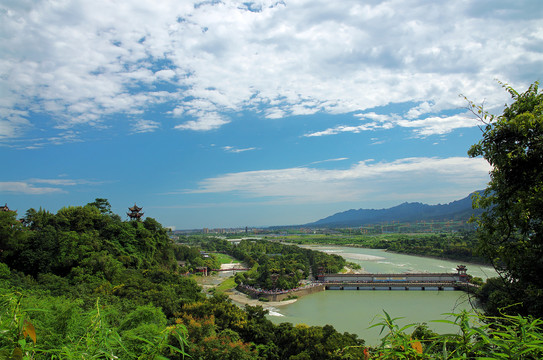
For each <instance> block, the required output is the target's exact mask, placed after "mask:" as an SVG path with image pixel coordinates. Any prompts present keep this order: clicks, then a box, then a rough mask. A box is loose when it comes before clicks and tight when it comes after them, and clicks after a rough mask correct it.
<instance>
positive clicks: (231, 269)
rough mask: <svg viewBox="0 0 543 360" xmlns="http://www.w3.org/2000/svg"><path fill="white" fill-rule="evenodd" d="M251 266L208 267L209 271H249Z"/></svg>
mask: <svg viewBox="0 0 543 360" xmlns="http://www.w3.org/2000/svg"><path fill="white" fill-rule="evenodd" d="M249 270H251V268H244V267H233V268H229V269H209V271H249Z"/></svg>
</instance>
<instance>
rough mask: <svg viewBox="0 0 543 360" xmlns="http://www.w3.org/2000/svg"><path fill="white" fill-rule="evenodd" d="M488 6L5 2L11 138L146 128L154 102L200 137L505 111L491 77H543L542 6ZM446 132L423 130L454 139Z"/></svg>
mask: <svg viewBox="0 0 543 360" xmlns="http://www.w3.org/2000/svg"><path fill="white" fill-rule="evenodd" d="M485 4H486V5H485V11H482V10H481V8H480V7H479V6H478V5H476V4H474V3H473V2H462V3H458V2H426V1H410V2H405V1H400V0H392V1H375V2H372V3H364V4H362V3H358V2H351V1H341V2H337V1H332V2H331V1H324V0H311V1H310V0H301V1H296V2H290V1H285V2H276V1H261V2H258V3H251V4H250V5H248V4H247V3H246V2H244V1H242V0H223V1H220V2H198V6H195V2H191V1H183V2H179V1H175V0H163V1H160V2H159V3H156V2H141V1H139V2H129V3H126V2H111V1H108V0H96V1H92V2H88V1H83V0H74V1H68V2H66V1H61V2H22V3H21V2H8V3H4V4H2V5H0V24H2V25H0V38H1V39H2V41H1V42H0V54H2V55H0V56H1V58H0V69H2V70H0V72H1V74H0V89H1V90H0V95H1V96H0V114H2V120H1V123H0V139H10V138H15V137H18V136H20V134H21V132H22V129H27V128H29V127H31V126H32V127H35V128H42V127H45V126H46V125H45V124H42V123H39V120H35V119H33V118H31V117H30V115H29V114H30V113H36V114H47V115H50V116H51V118H52V119H54V121H56V122H58V126H60V127H61V128H62V129H68V128H71V127H74V126H78V127H80V126H82V125H88V126H93V127H95V126H101V127H103V126H107V125H106V124H104V123H105V122H107V121H108V120H107V119H108V118H111V117H112V116H111V115H115V114H131V115H134V114H136V115H139V116H141V119H144V118H145V112H146V110H147V109H148V108H149V107H152V106H155V105H157V104H162V105H163V106H164V108H165V109H166V110H164V114H172V115H174V116H179V115H180V114H183V115H182V116H188V118H185V117H181V118H180V119H179V120H178V121H179V123H178V125H177V126H176V128H177V129H183V130H197V131H209V130H213V129H217V128H219V127H221V126H223V125H225V124H227V123H228V122H229V120H226V119H225V118H224V116H222V115H219V114H221V113H223V112H236V111H242V110H248V109H249V110H253V111H257V112H259V111H262V112H263V114H264V115H265V116H266V117H268V118H272V119H273V118H279V117H285V116H289V115H309V114H314V113H316V112H325V113H331V114H338V113H348V112H355V111H364V110H367V109H371V108H374V107H378V106H384V105H387V104H390V103H404V102H416V103H420V104H421V105H419V106H418V107H416V108H414V109H412V110H411V111H410V112H409V113H408V114H407V115H406V119H408V120H414V121H422V120H423V119H421V118H422V117H423V116H424V115H425V114H430V113H434V114H436V113H439V112H440V111H442V110H449V109H456V108H458V107H461V106H463V105H464V104H462V100H460V99H459V98H458V94H460V93H463V94H465V95H466V96H467V97H468V98H470V99H472V100H473V101H476V102H478V101H480V100H482V99H483V98H486V99H487V104H489V105H491V106H495V107H496V108H499V107H501V105H502V104H503V103H504V102H505V101H507V94H505V92H504V91H502V89H500V88H499V87H498V86H496V84H495V83H494V82H493V79H494V78H498V79H500V80H503V81H507V82H508V83H510V84H511V85H513V86H514V87H516V88H520V89H522V88H525V87H526V86H527V85H528V84H529V83H531V82H533V81H535V80H537V77H538V76H540V65H541V62H542V61H543V50H542V48H541V46H539V45H540V43H541V41H542V40H543V35H542V32H541V25H540V24H541V20H542V19H541V18H542V17H543V16H542V11H541V10H540V9H541V7H540V6H539V5H540V4H539V3H538V0H534V1H524V2H521V3H518V4H517V3H515V6H511V5H510V4H508V3H507V2H492V3H485ZM255 8H258V11H255ZM534 9H535V10H534ZM537 9H539V10H537ZM505 13H507V14H512V15H511V16H503V15H502V14H505ZM520 18H521V19H522V26H518V21H519V20H518V19H520ZM165 85H168V86H167V87H163V86H165ZM164 89H167V90H164ZM489 110H492V109H489ZM130 118H131V119H134V117H130ZM6 119H8V120H6ZM136 119H137V117H136ZM187 119H188V120H187ZM438 122H439V121H437V120H432V121H426V122H424V121H423V122H421V123H420V125H421V126H420V127H414V129H416V131H417V132H418V133H419V134H421V135H426V134H428V133H436V132H437V133H439V131H445V129H447V128H448V129H451V125H450V124H449V125H443V124H441V125H437V123H438ZM414 124H415V123H412V124H411V125H414ZM459 124H463V125H466V124H465V123H456V125H459ZM426 125H428V127H427V128H426ZM456 125H454V126H456ZM353 130H355V131H364V130H365V129H363V128H361V129H358V130H357V129H353ZM330 131H332V132H334V131H335V133H338V132H343V131H347V130H345V129H335V130H334V129H333V130H330ZM315 136H317V135H315Z"/></svg>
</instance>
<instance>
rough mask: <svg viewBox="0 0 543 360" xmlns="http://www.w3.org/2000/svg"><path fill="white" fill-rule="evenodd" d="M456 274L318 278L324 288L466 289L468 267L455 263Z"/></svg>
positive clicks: (330, 276) (357, 275)
mask: <svg viewBox="0 0 543 360" xmlns="http://www.w3.org/2000/svg"><path fill="white" fill-rule="evenodd" d="M456 271H457V272H456V273H404V274H324V273H320V274H319V275H318V276H317V280H318V281H319V282H320V283H322V284H323V285H324V289H326V290H468V289H469V288H471V287H475V285H473V284H470V283H469V281H468V280H469V277H468V275H467V269H466V267H465V266H464V265H458V267H457V268H456Z"/></svg>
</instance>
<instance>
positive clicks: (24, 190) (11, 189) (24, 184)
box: [0, 178, 100, 195]
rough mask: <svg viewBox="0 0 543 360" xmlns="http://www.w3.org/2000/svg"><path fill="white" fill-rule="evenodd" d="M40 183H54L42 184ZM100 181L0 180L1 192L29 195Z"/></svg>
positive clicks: (53, 191) (58, 191)
mask: <svg viewBox="0 0 543 360" xmlns="http://www.w3.org/2000/svg"><path fill="white" fill-rule="evenodd" d="M40 184H46V185H52V186H54V187H51V186H46V187H44V186H40ZM97 184H100V182H96V181H89V180H82V179H77V180H76V179H38V178H35V179H28V180H23V181H4V182H0V193H15V194H27V195H44V194H55V193H66V192H67V191H66V190H65V189H64V188H65V187H68V186H77V185H97Z"/></svg>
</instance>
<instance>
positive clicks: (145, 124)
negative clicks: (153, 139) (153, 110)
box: [132, 119, 160, 133]
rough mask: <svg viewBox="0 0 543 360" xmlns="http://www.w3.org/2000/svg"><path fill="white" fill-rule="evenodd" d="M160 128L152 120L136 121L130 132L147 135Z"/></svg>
mask: <svg viewBox="0 0 543 360" xmlns="http://www.w3.org/2000/svg"><path fill="white" fill-rule="evenodd" d="M158 128H160V123H159V122H157V121H153V120H143V119H140V120H137V121H136V122H135V123H134V124H133V125H132V132H134V133H147V132H153V131H155V130H156V129H158Z"/></svg>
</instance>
